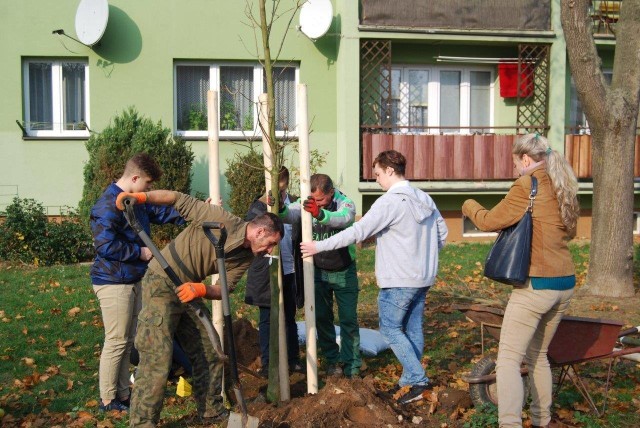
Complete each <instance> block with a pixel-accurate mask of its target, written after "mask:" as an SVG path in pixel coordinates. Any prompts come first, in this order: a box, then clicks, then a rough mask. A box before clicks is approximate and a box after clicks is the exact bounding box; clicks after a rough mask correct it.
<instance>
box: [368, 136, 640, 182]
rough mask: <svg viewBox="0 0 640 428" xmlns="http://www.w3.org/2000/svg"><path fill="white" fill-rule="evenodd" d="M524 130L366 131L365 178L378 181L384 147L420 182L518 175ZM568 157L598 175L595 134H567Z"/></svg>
mask: <svg viewBox="0 0 640 428" xmlns="http://www.w3.org/2000/svg"><path fill="white" fill-rule="evenodd" d="M516 138H518V134H515V133H514V134H493V133H491V134H474V135H462V134H454V135H446V134H406V133H384V132H383V133H373V132H368V131H367V130H365V131H364V132H362V150H361V155H362V169H361V170H362V177H361V178H362V180H363V181H368V180H374V179H375V177H374V176H373V170H372V168H371V165H372V163H373V160H374V159H375V157H376V156H377V155H378V154H379V153H380V152H382V151H384V150H391V149H393V150H397V151H399V152H401V153H402V154H404V155H405V157H406V158H407V168H406V177H407V178H408V179H409V180H414V181H429V180H438V181H455V180H461V181H462V180H464V181H478V180H482V181H485V180H512V179H514V178H516V177H517V173H516V171H515V170H514V167H513V161H512V158H511V148H512V146H513V143H514V141H515V139H516ZM635 152H636V155H635V159H634V177H636V178H638V177H640V135H639V136H637V137H636V151H635ZM564 153H565V157H566V158H567V160H568V161H569V163H570V164H571V166H572V167H573V170H574V172H575V174H576V176H577V177H578V179H581V180H590V179H591V178H592V172H591V171H592V170H591V135H588V134H584V135H574V134H567V135H565V142H564Z"/></svg>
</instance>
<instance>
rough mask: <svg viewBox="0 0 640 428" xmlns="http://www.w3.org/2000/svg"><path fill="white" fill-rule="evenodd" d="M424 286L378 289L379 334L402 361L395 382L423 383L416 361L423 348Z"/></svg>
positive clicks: (422, 370)
mask: <svg viewBox="0 0 640 428" xmlns="http://www.w3.org/2000/svg"><path fill="white" fill-rule="evenodd" d="M427 290H428V287H423V288H381V289H380V293H379V294H378V311H379V318H380V333H382V335H383V336H384V338H385V339H386V340H387V342H389V345H390V346H391V350H392V351H393V353H394V354H395V355H396V357H397V358H398V360H399V361H400V364H402V376H400V380H399V381H398V385H400V386H401V387H402V386H405V385H426V384H427V383H429V378H428V377H427V376H426V374H425V372H424V368H422V364H421V363H420V360H421V359H422V352H423V350H424V336H423V334H422V314H423V311H424V304H425V300H426V295H427Z"/></svg>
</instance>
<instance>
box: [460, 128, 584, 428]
mask: <svg viewBox="0 0 640 428" xmlns="http://www.w3.org/2000/svg"><path fill="white" fill-rule="evenodd" d="M513 163H514V164H515V167H516V169H517V170H518V172H519V173H520V178H518V179H517V180H516V181H515V182H514V183H513V185H512V186H511V189H510V190H509V193H507V196H506V197H505V198H504V199H503V200H502V201H500V203H498V205H496V206H495V207H493V208H492V209H491V210H487V209H486V208H484V207H482V205H480V204H479V203H478V202H476V201H474V200H472V199H469V200H467V201H465V203H464V205H463V206H462V213H463V214H464V215H465V216H467V217H469V219H470V220H471V221H472V222H473V223H474V224H475V225H476V226H477V227H478V228H479V229H480V230H483V231H499V230H501V229H504V228H506V227H508V226H511V225H513V224H515V223H517V222H518V221H519V220H520V219H521V218H522V216H523V215H524V212H525V210H526V208H527V206H528V204H529V193H530V192H531V177H532V176H533V177H536V179H537V180H538V194H537V196H536V199H535V202H534V204H533V238H532V243H531V266H530V268H529V278H528V279H527V282H526V283H525V285H524V286H522V287H514V289H513V292H512V293H511V297H510V298H509V303H508V304H507V308H506V310H505V314H504V320H503V322H502V329H501V334H500V345H499V349H498V361H497V364H496V372H497V386H498V415H499V421H500V427H521V426H522V417H521V414H522V402H523V400H524V388H523V384H522V380H521V376H520V365H521V364H522V361H523V360H524V361H525V363H526V364H527V366H528V368H529V378H530V381H531V397H532V403H531V406H530V410H531V419H532V424H533V426H534V427H546V426H548V424H549V422H550V420H551V411H550V409H551V394H552V383H553V381H552V377H551V368H550V366H549V360H548V359H547V349H548V347H549V343H550V342H551V339H552V338H553V335H554V334H555V331H556V329H557V327H558V323H559V322H560V319H561V318H562V314H563V313H564V312H565V310H566V309H567V307H568V306H569V302H570V300H571V296H572V295H573V289H574V286H575V282H576V281H575V268H574V264H573V261H572V259H571V254H570V253H569V248H568V246H567V244H568V242H569V241H570V240H571V239H572V238H573V237H574V236H575V233H576V224H577V222H578V215H579V205H578V199H577V192H578V182H577V180H576V177H575V175H574V173H573V170H572V169H571V166H570V165H569V164H568V162H567V161H566V160H565V158H564V157H563V156H562V154H561V153H559V152H557V151H555V150H553V149H551V147H549V143H548V141H547V139H546V138H544V137H542V136H540V135H538V134H527V135H524V136H522V137H521V138H520V139H518V141H516V143H515V144H514V146H513Z"/></svg>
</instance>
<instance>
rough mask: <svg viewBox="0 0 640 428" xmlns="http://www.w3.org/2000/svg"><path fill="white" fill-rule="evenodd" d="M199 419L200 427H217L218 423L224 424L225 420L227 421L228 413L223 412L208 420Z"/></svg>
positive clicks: (226, 411)
mask: <svg viewBox="0 0 640 428" xmlns="http://www.w3.org/2000/svg"><path fill="white" fill-rule="evenodd" d="M199 419H200V421H201V425H204V426H211V425H217V424H219V423H220V422H224V421H226V420H227V419H229V411H228V410H223V411H221V412H220V413H218V414H217V415H215V416H212V417H210V418H204V417H200V418H199Z"/></svg>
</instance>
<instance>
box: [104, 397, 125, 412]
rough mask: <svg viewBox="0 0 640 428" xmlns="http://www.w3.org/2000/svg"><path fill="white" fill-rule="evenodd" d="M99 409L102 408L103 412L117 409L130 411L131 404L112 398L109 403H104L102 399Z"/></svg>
mask: <svg viewBox="0 0 640 428" xmlns="http://www.w3.org/2000/svg"><path fill="white" fill-rule="evenodd" d="M98 409H100V411H102V412H110V411H111V410H117V411H119V412H128V411H129V406H125V405H124V404H123V403H121V402H120V401H118V400H111V401H110V402H109V404H104V403H103V402H102V400H100V405H99V406H98Z"/></svg>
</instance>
